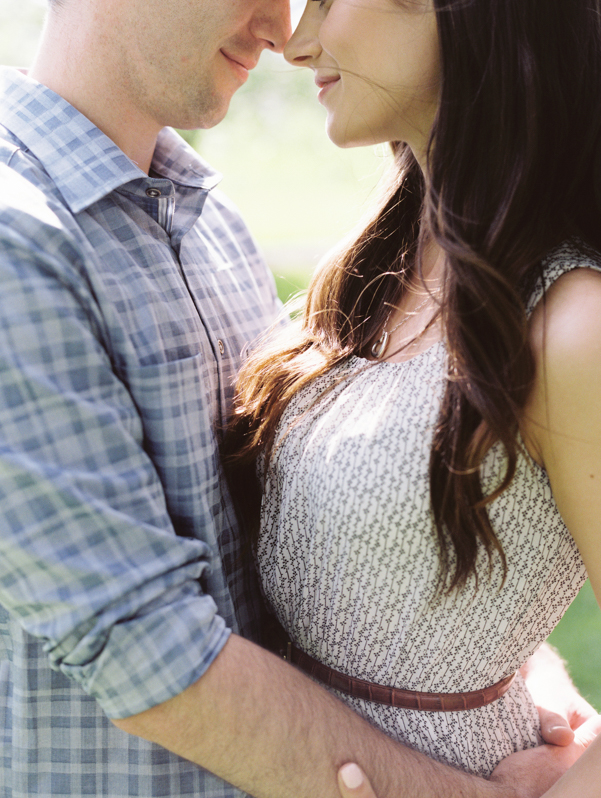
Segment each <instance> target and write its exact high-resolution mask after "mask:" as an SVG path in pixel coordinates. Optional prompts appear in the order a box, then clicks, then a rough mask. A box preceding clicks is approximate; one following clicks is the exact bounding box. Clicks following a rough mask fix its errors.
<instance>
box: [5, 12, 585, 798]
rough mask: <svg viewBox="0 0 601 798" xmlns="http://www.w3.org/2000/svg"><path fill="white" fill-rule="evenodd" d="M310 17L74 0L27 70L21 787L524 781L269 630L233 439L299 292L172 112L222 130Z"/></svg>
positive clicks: (12, 580) (20, 477)
mask: <svg viewBox="0 0 601 798" xmlns="http://www.w3.org/2000/svg"><path fill="white" fill-rule="evenodd" d="M288 14H289V12H288V7H287V0H60V2H59V0H54V2H53V4H52V7H51V9H50V13H49V16H48V20H47V24H46V27H45V30H44V34H43V37H42V41H41V45H40V49H39V52H38V55H37V57H36V60H35V63H34V65H33V68H32V70H31V72H30V74H29V76H28V77H25V76H23V75H19V74H18V73H16V72H14V71H12V70H8V71H6V72H4V73H3V75H2V87H1V90H0V125H2V129H1V130H0V181H1V183H0V184H1V185H2V193H1V195H0V282H1V290H0V373H1V382H0V402H1V404H0V506H1V508H2V530H1V535H0V547H1V549H0V551H1V554H2V556H1V557H0V602H1V603H2V617H1V618H0V621H1V623H2V626H1V629H2V635H1V636H0V640H1V641H2V643H1V644H0V645H1V646H2V649H0V650H1V651H2V656H1V660H0V661H1V668H0V680H1V684H2V704H1V706H2V710H1V713H0V714H1V715H2V721H1V727H2V729H3V731H4V738H3V746H2V756H3V765H2V771H1V775H0V778H1V779H2V782H1V787H2V796H11V798H17V796H26V795H27V796H29V795H36V796H51V795H53V796H56V795H61V796H84V795H103V796H115V797H116V796H119V797H120V798H122V797H123V796H134V795H135V796H159V795H160V796H211V798H213V797H214V798H218V797H220V796H223V797H224V798H225V796H236V795H239V794H240V793H239V792H238V790H237V789H235V788H233V787H230V786H228V784H226V783H225V782H224V781H222V779H225V780H226V781H227V782H231V783H232V784H235V785H237V787H239V788H240V789H242V790H245V791H247V792H250V793H252V794H254V795H257V796H269V797H270V798H271V797H273V798H278V797H279V796H288V795H290V796H295V798H302V797H303V796H307V798H309V796H316V795H320V796H336V795H338V791H337V785H336V770H337V768H338V767H339V766H340V765H341V764H342V763H344V762H345V761H350V760H355V761H358V762H360V763H361V764H362V765H363V766H364V767H365V768H366V769H367V771H368V775H369V776H370V778H371V779H372V781H373V783H374V786H375V788H376V790H377V791H378V793H379V795H380V796H381V798H385V797H386V796H395V795H398V794H401V793H402V794H405V795H411V796H412V795H415V796H420V798H427V796H430V795H432V796H434V795H443V794H444V795H451V796H453V795H478V796H509V795H514V792H513V790H512V789H511V788H510V787H509V786H507V787H505V786H501V785H499V784H493V783H488V782H484V781H482V780H480V779H472V778H470V777H468V776H465V775H463V774H460V773H456V772H455V771H452V770H450V769H449V768H445V767H443V766H440V765H438V764H436V763H434V762H430V761H429V760H427V759H426V758H425V757H422V756H419V755H417V754H414V753H413V752H412V751H409V750H407V749H404V748H403V747H402V746H398V745H396V744H394V743H393V742H392V741H390V740H389V739H387V738H386V737H384V736H383V735H381V734H379V733H378V732H376V731H375V730H374V729H372V728H371V727H370V726H368V725H367V724H366V723H364V722H363V721H362V720H361V719H360V718H359V717H358V716H356V715H354V714H353V713H352V712H351V711H350V710H348V709H347V708H346V707H344V706H343V705H342V704H340V703H339V702H337V701H336V700H335V699H334V698H333V697H332V696H330V695H329V694H328V693H326V692H325V691H323V690H322V689H321V688H319V687H318V686H317V685H315V684H314V683H313V682H311V681H309V680H308V679H306V678H305V677H304V676H303V675H302V674H300V673H299V672H297V671H296V670H294V669H292V668H290V666H288V665H287V664H286V663H284V662H282V661H280V660H278V659H277V658H275V657H274V656H272V655H271V654H269V653H267V652H265V651H263V650H262V649H259V648H258V647H257V646H256V645H254V644H253V643H252V642H250V641H249V639H248V638H252V637H253V636H254V635H255V634H256V632H257V628H258V621H257V617H258V608H257V606H256V600H255V596H256V593H255V592H253V591H254V585H253V584H252V579H251V576H250V575H249V574H247V573H246V572H245V571H244V570H243V568H242V567H241V565H240V562H239V552H240V548H239V544H238V540H237V536H236V526H235V521H234V517H233V512H232V507H231V502H230V499H229V496H228V493H227V489H226V488H225V485H224V482H223V477H222V473H221V469H220V465H219V461H218V445H219V436H218V433H216V432H215V430H216V429H217V428H218V427H219V426H220V425H221V424H222V422H223V420H224V418H225V417H226V414H227V410H228V405H229V402H230V400H231V386H232V379H233V376H234V373H235V371H236V368H237V366H238V363H239V356H240V355H239V353H240V352H241V350H242V349H243V347H244V346H245V345H246V344H247V342H248V341H252V340H253V339H254V338H255V337H256V336H257V335H258V334H259V333H260V332H261V330H263V329H264V328H265V327H266V326H267V325H268V324H269V323H271V322H272V321H273V319H274V318H275V315H276V311H277V305H276V300H275V296H274V293H273V286H272V281H271V280H270V279H269V278H268V276H267V273H266V271H265V269H264V267H263V265H262V262H261V260H260V258H259V256H258V254H257V252H256V250H255V248H254V245H253V243H252V241H251V239H250V237H249V235H248V233H247V231H246V229H245V227H244V226H243V225H242V223H241V221H240V219H239V218H238V216H237V215H236V213H235V212H234V211H233V210H232V209H231V208H230V206H229V205H228V203H227V202H226V201H225V200H224V199H223V198H222V197H220V196H219V195H218V194H216V193H215V192H214V191H213V188H214V186H215V184H216V182H217V177H216V175H215V173H214V172H212V170H211V169H210V168H209V167H208V166H207V165H206V164H205V163H204V162H202V161H201V160H200V159H198V158H197V157H196V155H195V154H194V153H193V152H192V151H191V150H190V149H189V148H187V147H186V146H185V145H184V144H183V143H182V142H181V141H180V140H179V139H178V137H177V136H176V135H175V134H174V133H173V132H171V131H169V130H164V129H163V128H164V127H165V126H167V125H169V126H174V127H180V128H193V127H209V126H212V125H215V124H217V123H218V122H219V121H220V120H221V119H222V118H223V116H224V114H225V113H226V110H227V107H228V103H229V101H230V98H231V96H232V94H233V93H234V91H235V90H236V89H237V88H238V87H239V86H240V85H241V84H242V83H243V82H244V81H245V80H246V78H247V76H248V72H249V70H250V69H252V68H253V67H254V66H255V64H256V63H257V60H258V58H259V55H260V53H261V51H262V50H263V49H273V50H276V51H280V50H281V49H282V47H283V45H284V43H285V41H286V39H287V37H288V35H289V15H288ZM586 712H588V710H585V713H586ZM109 718H110V719H111V720H110V721H109V720H108V719H109ZM111 721H112V722H111ZM564 731H566V730H565V728H564ZM568 734H569V732H568ZM573 749H574V747H573V746H572V747H568V748H566V749H561V751H562V755H564V752H567V753H566V754H565V756H567V757H569V756H571V755H573ZM562 766H563V764H562ZM545 767H547V766H546V765H545ZM203 768H206V769H207V770H208V771H210V772H207V770H204V769H203ZM548 769H549V770H551V768H550V766H549V767H548ZM211 774H217V775H216V776H213V775H211Z"/></svg>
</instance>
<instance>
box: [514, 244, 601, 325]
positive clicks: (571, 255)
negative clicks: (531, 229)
mask: <svg viewBox="0 0 601 798" xmlns="http://www.w3.org/2000/svg"><path fill="white" fill-rule="evenodd" d="M541 266H542V268H541V275H540V278H539V280H538V281H537V283H536V286H535V288H534V291H533V292H532V293H531V295H530V298H529V301H528V315H530V314H531V313H532V312H533V311H534V309H535V308H536V307H537V306H538V305H539V303H540V301H541V299H543V297H545V298H546V297H547V295H548V293H549V291H550V290H551V288H552V287H553V286H555V284H556V283H557V282H558V281H561V283H560V284H561V285H567V284H568V283H570V284H571V282H572V280H574V281H575V282H578V281H579V280H584V281H586V280H587V275H588V276H590V275H591V274H594V273H599V272H601V252H599V251H597V250H596V249H594V248H593V247H591V246H589V244H587V243H586V242H585V241H582V240H581V239H579V238H575V237H574V238H569V239H567V240H566V241H563V242H562V243H561V244H559V245H558V246H556V247H554V248H553V249H552V250H551V251H550V252H549V253H548V254H547V255H546V257H545V258H544V259H543V261H542V264H541ZM583 270H584V271H583ZM568 274H573V277H572V278H570V279H569V280H566V279H564V278H565V277H566V275H568ZM577 275H578V276H577ZM563 290H565V289H562V291H563Z"/></svg>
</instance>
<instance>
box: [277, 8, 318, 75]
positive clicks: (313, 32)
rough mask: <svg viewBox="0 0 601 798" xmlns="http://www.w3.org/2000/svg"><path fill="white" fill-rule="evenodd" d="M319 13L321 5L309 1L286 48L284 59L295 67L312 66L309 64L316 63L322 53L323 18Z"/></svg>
mask: <svg viewBox="0 0 601 798" xmlns="http://www.w3.org/2000/svg"><path fill="white" fill-rule="evenodd" d="M318 11H319V4H318V3H316V2H315V0H308V1H307V5H306V7H305V11H304V13H303V15H302V17H301V19H300V22H299V23H298V25H297V27H296V30H295V31H294V33H293V34H292V36H291V37H290V39H289V40H288V44H287V45H286V46H285V47H284V58H285V59H286V61H288V62H289V63H290V64H292V65H293V66H310V65H311V64H310V63H307V62H309V61H314V60H315V59H316V58H317V57H318V56H319V54H320V53H321V44H320V43H319V27H320V23H321V16H320V14H319V13H318Z"/></svg>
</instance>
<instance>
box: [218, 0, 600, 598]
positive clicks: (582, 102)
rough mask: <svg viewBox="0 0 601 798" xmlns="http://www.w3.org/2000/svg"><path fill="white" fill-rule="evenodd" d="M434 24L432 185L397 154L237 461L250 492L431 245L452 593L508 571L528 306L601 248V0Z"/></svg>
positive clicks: (248, 398)
mask: <svg viewBox="0 0 601 798" xmlns="http://www.w3.org/2000/svg"><path fill="white" fill-rule="evenodd" d="M434 6H435V10H436V16H437V25H438V33H439V42H440V54H441V65H442V68H441V71H442V85H441V95H440V105H439V109H438V113H437V117H436V120H435V123H434V126H433V130H432V135H431V138H430V145H429V154H428V169H427V176H426V177H425V178H424V176H423V175H422V172H421V170H420V168H419V166H418V164H417V163H416V161H415V159H414V158H413V155H412V153H411V151H410V150H409V149H408V148H407V147H406V146H405V145H402V144H399V145H394V149H395V152H396V155H395V174H394V178H393V181H392V185H391V186H390V188H389V190H388V192H387V194H386V197H385V199H384V201H383V203H382V205H381V207H380V208H379V209H378V211H377V212H376V213H375V215H374V217H373V219H372V220H371V221H370V222H369V224H368V225H367V227H366V228H365V229H364V230H363V231H362V232H361V233H360V234H359V235H358V236H357V238H356V240H355V241H354V242H353V243H352V245H350V246H347V247H346V248H344V249H343V250H341V251H340V252H339V253H338V254H337V255H336V256H334V257H333V258H332V259H330V260H329V261H328V262H327V263H324V264H322V266H321V268H320V269H319V270H318V272H317V274H316V275H315V277H314V279H313V281H312V283H311V286H310V288H309V294H308V298H307V303H306V308H305V311H304V316H303V320H302V326H300V327H298V329H297V330H296V332H294V334H292V333H288V335H287V337H286V338H285V339H284V341H283V342H280V343H276V344H272V345H271V346H269V347H266V348H264V349H260V350H257V351H256V352H255V353H254V354H253V355H252V356H251V358H250V359H249V361H248V362H247V363H246V365H245V366H244V368H243V371H242V373H241V375H240V379H239V395H238V400H237V405H236V409H235V413H234V416H233V419H232V423H231V427H230V434H229V436H228V443H227V446H226V449H227V452H226V454H227V455H228V459H229V460H230V461H231V462H233V465H234V469H235V471H234V474H233V482H234V484H235V485H237V486H240V484H241V482H244V480H243V479H242V475H243V473H244V470H245V469H246V473H247V475H248V473H249V470H251V469H252V467H253V466H252V464H253V462H254V459H255V457H256V455H257V453H258V452H259V451H261V450H266V452H267V455H268V456H269V452H270V450H271V446H272V444H273V439H274V435H275V430H276V427H277V424H278V421H279V419H280V418H281V415H282V412H283V410H284V408H285V407H286V405H287V403H288V402H289V400H290V398H291V397H292V396H293V395H294V394H295V393H296V392H297V391H298V390H299V389H300V388H301V387H303V386H304V385H305V384H307V383H308V382H309V381H310V380H312V379H313V378H315V377H316V376H318V375H319V374H322V373H324V372H325V371H327V370H328V369H330V368H331V367H332V366H334V365H335V364H336V363H338V362H340V361H341V360H343V359H345V358H347V357H348V356H349V355H350V354H352V353H355V354H361V353H365V351H366V347H367V345H368V344H369V343H370V341H373V340H374V338H376V337H377V335H378V333H379V332H380V331H381V329H382V327H383V325H384V324H385V322H386V318H387V314H388V310H389V307H390V305H391V304H395V303H397V302H398V301H399V298H400V296H401V295H402V293H403V291H404V290H405V288H406V285H407V277H409V275H410V274H411V273H412V271H414V270H415V269H417V268H419V267H418V266H416V263H417V262H418V261H419V258H418V254H419V252H420V251H421V247H422V246H423V244H424V242H425V241H426V240H427V239H428V238H431V239H433V240H435V241H436V242H437V243H438V244H439V245H440V246H441V247H442V249H443V250H444V252H445V254H446V266H445V288H444V297H443V300H442V309H441V312H442V318H443V322H444V330H445V341H446V345H447V350H448V356H449V373H448V380H447V384H446V390H445V394H444V399H443V403H442V407H441V410H440V415H439V418H438V424H437V427H436V430H435V434H434V440H433V446H432V451H431V458H430V487H431V500H432V508H433V514H434V520H435V524H436V530H437V534H438V540H439V545H440V552H441V567H442V573H443V575H444V577H445V580H446V584H447V586H448V588H449V589H452V588H454V587H460V586H461V585H463V584H465V582H466V580H467V578H468V577H469V575H470V574H472V573H475V571H476V558H477V553H478V550H479V547H480V546H482V545H483V546H484V549H485V551H486V552H487V554H488V556H489V559H490V561H492V559H491V558H492V556H493V554H494V553H495V552H497V554H498V555H499V556H500V557H501V559H502V562H503V564H504V556H503V551H502V548H501V546H500V543H499V541H498V540H497V537H496V535H495V533H494V531H493V529H492V527H491V524H490V521H489V519H488V515H487V512H486V505H487V504H488V503H489V502H490V501H491V500H492V499H493V498H494V497H495V496H497V495H498V494H499V493H500V492H502V491H503V490H505V489H506V488H507V486H508V485H509V484H510V482H511V480H512V479H513V476H514V473H515V468H516V462H517V456H518V446H519V445H518V440H517V432H518V421H519V418H520V413H521V411H522V409H523V407H524V404H525V402H526V399H527V397H528V394H529V391H530V388H531V386H532V381H533V376H534V364H533V357H532V353H531V350H530V347H529V344H528V335H527V317H526V311H525V306H526V302H527V299H528V297H529V295H530V294H531V292H532V290H533V288H534V285H535V283H536V280H537V278H538V277H539V276H540V272H541V261H542V259H543V258H544V256H545V254H546V253H548V252H549V250H550V249H552V248H553V247H554V246H555V245H557V244H558V243H559V242H561V241H562V240H564V239H566V238H567V237H569V236H573V235H578V236H580V237H581V238H583V239H584V240H586V241H588V242H589V243H590V244H592V245H593V246H595V247H597V248H600V247H601V212H600V210H599V206H598V205H597V204H596V197H595V180H596V179H597V180H601V171H600V170H599V161H600V160H601V0H434ZM495 442H500V443H501V444H502V446H503V447H504V449H505V451H506V455H507V469H506V473H505V475H504V477H503V479H502V480H501V482H500V484H499V485H498V487H497V488H496V490H495V491H494V492H493V493H492V494H490V495H488V496H483V493H482V488H481V482H480V472H479V469H480V465H481V463H482V459H483V457H484V455H485V454H486V452H487V451H488V450H489V449H490V447H491V445H492V444H493V443H495ZM232 452H235V454H234V455H233V456H232ZM236 471H237V474H236ZM236 492H238V490H236ZM246 506H247V507H248V504H247V505H246Z"/></svg>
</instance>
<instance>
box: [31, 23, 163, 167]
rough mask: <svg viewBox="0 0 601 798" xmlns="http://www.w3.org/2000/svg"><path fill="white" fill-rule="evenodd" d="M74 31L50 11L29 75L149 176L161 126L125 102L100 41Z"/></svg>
mask: <svg viewBox="0 0 601 798" xmlns="http://www.w3.org/2000/svg"><path fill="white" fill-rule="evenodd" d="M73 30H74V27H73V23H72V22H71V23H70V25H69V27H67V26H66V25H65V24H63V22H62V20H61V17H60V15H59V14H55V13H53V12H50V14H49V17H48V20H47V23H46V26H45V29H44V33H43V36H42V40H41V42H40V46H39V48H38V52H37V54H36V58H35V60H34V63H33V65H32V68H31V69H30V70H29V76H30V77H31V78H33V79H34V80H37V81H38V82H39V83H42V84H44V85H45V86H47V87H48V88H49V89H52V91H54V92H56V94H59V95H60V96H61V97H63V98H64V99H65V100H67V102H69V103H71V105H72V106H73V107H74V108H76V109H77V110H78V111H79V112H80V113H82V114H83V115H84V116H86V117H87V118H88V119H89V120H90V121H91V122H93V123H94V124H95V125H96V127H98V128H99V129H100V130H102V132H103V133H104V134H105V135H106V136H108V137H109V138H110V139H111V140H112V141H113V142H114V143H115V144H116V145H117V146H118V147H119V148H120V149H121V150H122V151H123V152H124V153H125V155H127V157H128V158H130V159H131V160H132V161H133V162H134V163H135V164H136V165H137V166H138V167H139V168H140V169H141V170H142V171H143V172H146V174H148V171H149V169H150V165H151V162H152V158H153V155H154V150H155V147H156V140H157V136H158V134H159V131H160V130H161V126H160V125H158V124H157V123H156V122H155V121H153V120H149V119H148V118H146V117H144V115H143V114H141V113H140V112H139V111H138V110H137V109H136V108H135V107H133V104H132V103H128V102H127V101H125V100H124V98H123V97H122V94H123V93H122V92H120V91H119V88H118V87H119V82H120V81H119V79H118V78H117V79H112V78H111V75H112V74H113V73H112V72H111V64H110V54H109V55H108V56H107V53H106V52H104V51H103V49H102V47H101V46H99V43H101V42H102V39H99V37H98V36H94V37H92V36H90V37H87V36H86V35H85V31H82V30H81V28H80V29H79V30H78V34H77V36H73V35H72V31H73Z"/></svg>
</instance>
